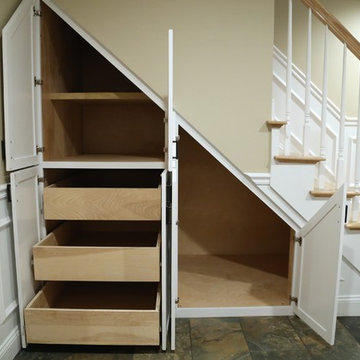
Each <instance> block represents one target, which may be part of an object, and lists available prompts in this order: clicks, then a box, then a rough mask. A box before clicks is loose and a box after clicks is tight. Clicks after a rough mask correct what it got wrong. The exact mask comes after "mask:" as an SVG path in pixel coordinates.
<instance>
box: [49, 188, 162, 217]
mask: <svg viewBox="0 0 360 360" xmlns="http://www.w3.org/2000/svg"><path fill="white" fill-rule="evenodd" d="M160 208H161V189H159V188H158V189H152V188H150V189H142V188H139V189H131V188H129V189H128V188H122V189H116V188H57V187H49V188H45V190H44V217H45V219H46V220H139V221H141V220H160V218H161V215H160V214H161V211H160V210H161V209H160Z"/></svg>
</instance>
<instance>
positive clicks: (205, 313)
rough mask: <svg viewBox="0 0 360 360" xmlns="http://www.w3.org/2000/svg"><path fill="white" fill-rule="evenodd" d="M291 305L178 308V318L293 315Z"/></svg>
mask: <svg viewBox="0 0 360 360" xmlns="http://www.w3.org/2000/svg"><path fill="white" fill-rule="evenodd" d="M293 314H294V312H293V311H292V307H291V306H290V305H289V306H249V307H246V306H245V307H223V308H211V307H209V308H177V310H176V318H206V317H244V316H291V315H293Z"/></svg>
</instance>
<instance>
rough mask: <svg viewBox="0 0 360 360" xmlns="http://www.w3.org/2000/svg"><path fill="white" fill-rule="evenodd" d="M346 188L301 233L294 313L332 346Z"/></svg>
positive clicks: (297, 258) (298, 248)
mask: <svg viewBox="0 0 360 360" xmlns="http://www.w3.org/2000/svg"><path fill="white" fill-rule="evenodd" d="M345 197H346V191H345V187H344V186H343V187H341V188H340V189H339V190H338V191H337V192H336V194H335V195H334V196H333V197H332V198H331V199H330V200H329V201H328V202H327V203H326V204H325V205H324V206H323V207H322V208H321V209H320V210H319V211H318V213H317V214H316V215H315V216H314V217H313V218H312V219H311V220H310V221H309V222H308V223H307V224H306V225H305V227H304V228H303V229H301V230H300V232H299V233H298V234H297V235H298V236H299V237H300V238H301V241H302V242H301V246H297V249H296V252H297V255H296V257H295V259H296V263H295V272H296V276H295V278H294V287H293V288H294V290H295V294H294V295H295V296H296V297H297V298H298V299H297V305H295V306H294V312H295V313H296V314H297V315H298V316H299V317H300V318H301V319H302V320H303V321H305V322H306V323H307V324H308V325H309V326H310V327H311V328H312V329H313V330H315V331H316V332H317V333H318V334H319V335H320V336H321V337H322V338H324V339H325V340H326V341H327V342H328V343H330V344H331V345H333V344H334V339H335V329H336V316H337V305H338V294H339V282H340V265H341V256H342V242H343V234H344V221H345V200H346V198H345Z"/></svg>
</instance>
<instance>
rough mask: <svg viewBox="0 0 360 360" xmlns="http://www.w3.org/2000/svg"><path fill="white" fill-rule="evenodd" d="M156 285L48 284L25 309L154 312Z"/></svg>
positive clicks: (116, 283)
mask: <svg viewBox="0 0 360 360" xmlns="http://www.w3.org/2000/svg"><path fill="white" fill-rule="evenodd" d="M157 293H158V284H156V283H122V282H108V283H106V282H50V283H47V285H46V286H45V287H44V288H43V289H42V291H40V292H39V293H38V295H37V297H36V298H34V300H33V301H32V303H31V304H30V305H29V307H30V308H32V309H34V308H35V309H36V308H39V309H44V308H52V309H84V310H88V309H102V310H106V309H107V310H127V309H128V310H130V309H132V310H155V309H156V306H157Z"/></svg>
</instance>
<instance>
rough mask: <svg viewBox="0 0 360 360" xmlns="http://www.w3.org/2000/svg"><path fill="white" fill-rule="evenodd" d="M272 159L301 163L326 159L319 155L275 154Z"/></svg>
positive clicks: (313, 162) (314, 162)
mask: <svg viewBox="0 0 360 360" xmlns="http://www.w3.org/2000/svg"><path fill="white" fill-rule="evenodd" d="M274 159H275V160H276V161H279V162H287V163H301V164H316V163H318V162H319V161H325V160H326V159H325V158H323V157H321V156H298V155H277V156H274Z"/></svg>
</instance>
